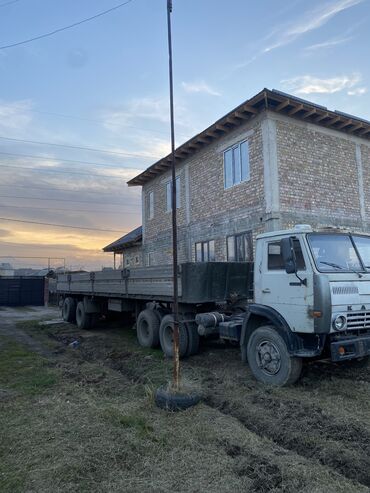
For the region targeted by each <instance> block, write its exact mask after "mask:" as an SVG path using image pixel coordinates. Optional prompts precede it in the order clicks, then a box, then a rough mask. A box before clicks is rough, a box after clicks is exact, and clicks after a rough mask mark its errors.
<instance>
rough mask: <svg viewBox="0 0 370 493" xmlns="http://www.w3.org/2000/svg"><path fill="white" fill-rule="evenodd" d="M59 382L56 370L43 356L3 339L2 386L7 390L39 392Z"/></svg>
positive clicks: (32, 393)
mask: <svg viewBox="0 0 370 493" xmlns="http://www.w3.org/2000/svg"><path fill="white" fill-rule="evenodd" d="M56 382H57V374H56V372H55V370H53V369H52V368H50V367H49V362H48V361H47V360H46V359H45V358H42V357H41V356H39V355H37V354H35V353H34V352H31V351H29V350H27V349H25V348H24V347H23V346H22V345H20V344H18V343H15V342H12V341H9V340H5V341H4V340H3V341H2V351H1V358H0V386H1V387H2V388H3V389H4V390H5V391H6V390H7V389H8V390H13V391H17V392H20V393H22V394H29V395H34V394H38V393H40V392H42V391H44V390H46V389H47V388H49V387H50V386H52V385H54V384H55V383H56Z"/></svg>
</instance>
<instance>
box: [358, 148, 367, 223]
mask: <svg viewBox="0 0 370 493" xmlns="http://www.w3.org/2000/svg"><path fill="white" fill-rule="evenodd" d="M356 164H357V176H358V200H359V203H360V216H361V221H362V222H365V221H366V209H365V192H364V176H363V169H362V154H361V145H360V144H356Z"/></svg>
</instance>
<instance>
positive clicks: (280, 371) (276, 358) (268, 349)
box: [247, 325, 302, 387]
mask: <svg viewBox="0 0 370 493" xmlns="http://www.w3.org/2000/svg"><path fill="white" fill-rule="evenodd" d="M247 357H248V364H249V367H250V369H251V370H252V373H253V375H254V376H255V378H256V379H257V380H259V381H260V382H263V383H267V384H270V385H276V386H280V387H282V386H284V385H291V384H293V383H295V382H296V381H297V380H298V378H299V376H300V374H301V371H302V358H294V357H292V356H290V354H289V351H288V348H287V345H286V343H285V341H284V339H283V338H282V337H281V336H280V335H279V334H278V332H277V331H276V330H275V328H274V327H273V326H269V325H264V326H262V327H259V328H258V329H256V330H255V331H254V332H252V334H251V336H250V338H249V341H248V347H247Z"/></svg>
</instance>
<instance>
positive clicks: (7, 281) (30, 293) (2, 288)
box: [0, 277, 48, 306]
mask: <svg viewBox="0 0 370 493" xmlns="http://www.w3.org/2000/svg"><path fill="white" fill-rule="evenodd" d="M47 293H48V289H47V279H45V278H43V277H0V306H26V305H33V306H42V305H44V304H45V303H46V302H47V301H48V300H47Z"/></svg>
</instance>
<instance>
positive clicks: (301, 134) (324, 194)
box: [128, 89, 370, 265]
mask: <svg viewBox="0 0 370 493" xmlns="http://www.w3.org/2000/svg"><path fill="white" fill-rule="evenodd" d="M176 163H177V171H176V175H177V185H178V202H177V208H178V227H179V242H178V251H179V261H180V262H184V261H190V260H192V261H194V260H196V261H207V260H208V261H213V260H215V261H226V260H237V261H243V260H248V259H251V258H252V257H253V247H252V244H253V241H252V240H253V237H254V236H255V235H256V234H258V233H260V232H263V231H270V230H279V229H284V228H286V227H290V226H292V225H294V224H297V223H308V224H311V225H312V226H314V227H321V226H340V227H348V228H351V229H353V230H356V231H370V122H368V121H366V120H362V119H359V118H356V117H353V116H351V115H347V114H344V113H340V112H337V111H329V110H328V109H327V108H325V107H323V106H319V105H316V104H313V103H310V102H308V101H304V100H301V99H298V98H296V97H293V96H290V95H288V94H284V93H281V92H278V91H270V90H268V89H264V90H262V91H261V92H260V93H258V94H257V95H255V96H254V97H252V98H251V99H249V100H248V101H246V102H244V103H242V104H241V105H240V106H238V107H237V108H235V109H234V110H232V111H231V112H230V113H228V114H227V115H225V116H224V117H222V118H221V119H219V120H218V121H217V122H216V123H214V124H213V125H211V126H210V127H209V128H207V129H206V130H204V131H203V132H201V133H199V134H198V135H196V136H194V137H193V138H192V139H190V140H189V141H187V142H186V143H184V144H183V145H181V146H180V147H178V148H177V150H176ZM170 167H171V156H166V157H164V158H163V159H161V160H160V161H158V162H157V163H155V164H153V165H152V166H150V167H149V168H148V169H147V170H145V171H144V172H142V173H141V174H139V175H138V176H136V177H135V178H133V179H132V180H130V181H129V182H128V184H129V185H130V186H142V210H143V214H142V215H143V229H142V259H143V264H144V265H161V264H168V263H170V262H171V254H172V250H171V183H170V180H171V176H170Z"/></svg>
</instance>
